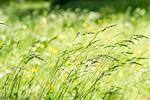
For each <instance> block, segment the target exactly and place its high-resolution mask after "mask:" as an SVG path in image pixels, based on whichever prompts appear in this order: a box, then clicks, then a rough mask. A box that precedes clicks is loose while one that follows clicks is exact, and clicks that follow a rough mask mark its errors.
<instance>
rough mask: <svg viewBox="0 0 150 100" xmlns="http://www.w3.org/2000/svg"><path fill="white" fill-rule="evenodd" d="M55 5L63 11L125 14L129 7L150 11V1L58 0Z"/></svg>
mask: <svg viewBox="0 0 150 100" xmlns="http://www.w3.org/2000/svg"><path fill="white" fill-rule="evenodd" d="M66 1H68V2H66ZM54 5H59V6H60V8H62V9H68V8H70V9H76V8H80V9H88V10H90V11H91V10H92V11H102V10H104V9H105V10H107V9H109V10H112V11H113V12H124V11H126V10H127V9H128V8H129V7H130V8H131V10H134V9H135V8H137V7H140V8H144V9H148V8H149V5H150V0H56V2H54Z"/></svg>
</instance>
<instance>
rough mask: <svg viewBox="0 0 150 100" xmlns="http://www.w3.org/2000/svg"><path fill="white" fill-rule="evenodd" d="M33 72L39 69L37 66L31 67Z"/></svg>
mask: <svg viewBox="0 0 150 100" xmlns="http://www.w3.org/2000/svg"><path fill="white" fill-rule="evenodd" d="M31 71H32V72H33V73H36V72H38V71H39V67H33V68H32V70H31Z"/></svg>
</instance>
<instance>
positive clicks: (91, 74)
mask: <svg viewBox="0 0 150 100" xmlns="http://www.w3.org/2000/svg"><path fill="white" fill-rule="evenodd" d="M114 26H115V25H110V26H108V27H106V28H104V29H103V30H100V31H97V32H90V33H91V34H90V33H89V32H88V33H83V34H81V33H78V34H77V35H76V37H75V39H73V42H72V43H71V45H70V46H69V47H67V48H66V49H65V50H63V51H61V52H60V53H59V54H58V55H56V57H55V58H56V59H50V60H49V59H45V58H46V57H44V56H43V55H44V52H45V51H46V50H47V47H48V45H50V44H51V42H53V41H54V42H55V41H56V40H57V36H56V37H53V38H51V39H47V40H44V41H41V40H36V42H34V43H32V44H31V45H30V47H29V48H28V49H27V50H28V51H26V52H25V54H22V55H21V56H20V61H19V63H18V67H13V69H12V72H11V73H9V74H8V75H6V76H5V79H4V81H3V84H2V85H1V92H0V96H1V98H2V99H14V100H17V99H52V100H55V99H58V100H59V99H61V100H66V99H71V100H72V99H73V100H78V99H110V98H111V99H115V98H121V97H122V96H123V94H121V92H122V87H120V86H117V85H115V84H113V83H112V81H111V80H110V78H113V74H114V73H116V72H117V71H118V70H120V69H121V68H123V67H125V66H132V65H136V66H143V63H140V61H141V60H145V59H148V58H145V57H142V56H140V57H137V56H134V55H133V54H134V52H132V50H131V49H132V46H133V45H136V42H137V41H140V40H141V39H144V38H145V39H147V38H148V37H146V36H144V35H133V36H132V37H131V38H129V39H125V40H122V41H120V42H116V43H112V44H106V43H102V42H101V41H100V40H101V39H100V37H99V35H101V34H102V32H104V31H106V30H107V29H109V28H111V27H114ZM84 36H87V38H88V40H87V41H85V43H84V41H80V39H83V40H84V38H86V37H84ZM55 39H56V40H55ZM22 41H23V40H22ZM14 44H16V42H13V43H12V45H14ZM39 45H40V46H39ZM41 45H42V46H41ZM7 46H9V45H4V48H7ZM16 48H18V47H16ZM33 48H34V50H33ZM35 48H36V49H35ZM1 50H3V48H1ZM51 57H53V56H51ZM35 60H36V61H38V62H40V65H42V66H48V65H49V64H50V63H52V62H53V63H54V65H53V67H52V68H50V69H49V70H44V71H43V72H38V71H37V72H33V73H32V75H31V77H29V78H26V73H27V71H28V70H27V69H28V67H29V66H32V65H34V63H35ZM37 73H41V74H38V75H37ZM44 73H47V74H46V75H42V74H44ZM40 75H41V77H40V79H39V78H38V77H39V76H40Z"/></svg>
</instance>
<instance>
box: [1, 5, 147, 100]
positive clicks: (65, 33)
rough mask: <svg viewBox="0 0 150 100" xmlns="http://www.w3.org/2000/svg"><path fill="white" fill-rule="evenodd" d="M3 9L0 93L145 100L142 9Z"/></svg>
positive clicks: (144, 15) (12, 96)
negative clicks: (106, 11)
mask: <svg viewBox="0 0 150 100" xmlns="http://www.w3.org/2000/svg"><path fill="white" fill-rule="evenodd" d="M10 8H11V7H10ZM10 8H8V9H10ZM4 11H5V10H1V13H0V16H2V19H0V22H2V23H5V24H6V25H5V24H0V68H1V71H0V88H1V91H0V98H2V99H14V100H16V99H33V100H34V99H47V100H49V99H52V100H55V99H58V100H61V99H64V100H68V99H71V100H72V99H73V100H75V99H77V100H78V99H79V100H80V99H85V100H86V99H87V100H89V99H91V100H93V99H94V100H95V99H99V100H100V99H106V100H108V99H109V100H114V99H118V100H120V99H123V100H126V99H129V100H135V99H139V100H141V99H144V100H149V98H150V96H149V93H150V91H149V89H150V87H149V83H150V82H149V79H150V75H149V71H150V67H149V66H150V63H149V62H150V61H149V56H150V54H149V51H150V47H149V44H150V42H149V29H150V25H149V20H148V19H147V16H149V12H148V11H146V10H144V9H142V8H137V9H136V10H135V11H134V12H133V15H131V14H130V11H126V12H125V13H112V14H108V15H102V14H101V12H94V11H87V10H85V11H84V10H80V11H78V10H77V11H71V10H66V11H64V10H61V9H60V10H57V11H55V10H54V11H52V12H51V13H49V14H47V13H46V14H45V13H42V15H40V14H38V13H37V12H36V11H33V12H32V13H31V14H26V15H24V17H21V18H20V15H21V13H20V14H19V17H16V16H14V15H10V14H12V13H16V12H17V10H14V12H9V11H8V12H7V13H4ZM45 12H47V11H45ZM22 14H23V13H22ZM21 16H22V15H21ZM19 18H20V19H19Z"/></svg>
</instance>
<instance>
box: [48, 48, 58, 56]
mask: <svg viewBox="0 0 150 100" xmlns="http://www.w3.org/2000/svg"><path fill="white" fill-rule="evenodd" d="M49 51H50V52H51V53H52V54H55V55H56V54H58V50H57V49H56V48H52V47H51V48H49Z"/></svg>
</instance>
